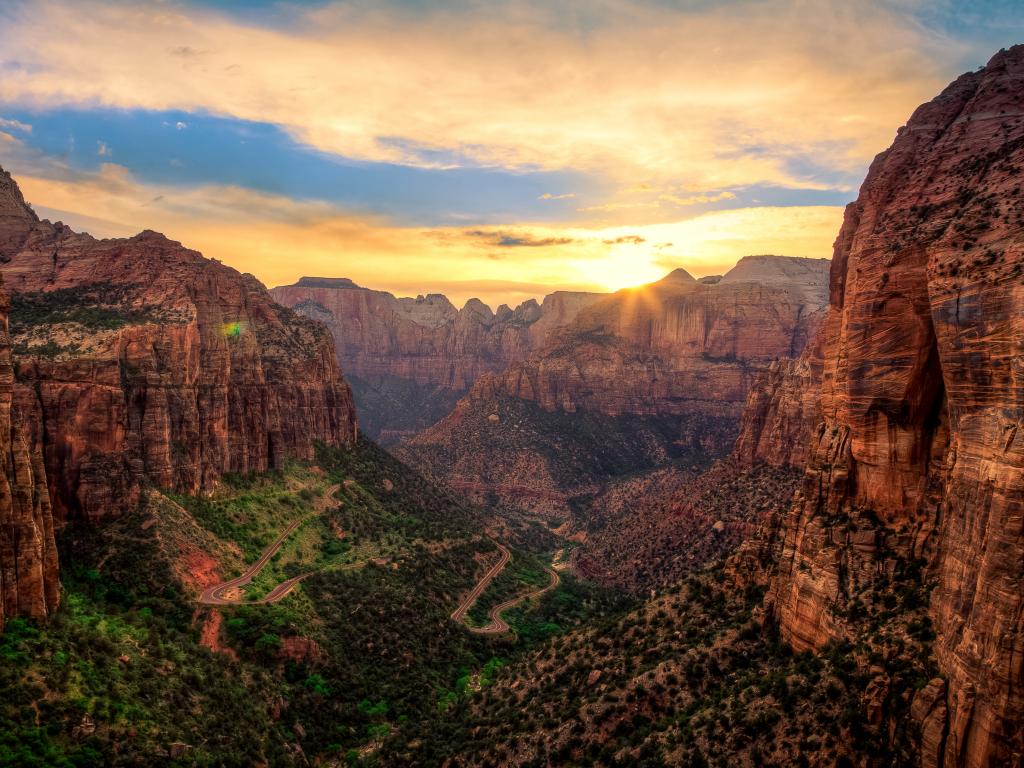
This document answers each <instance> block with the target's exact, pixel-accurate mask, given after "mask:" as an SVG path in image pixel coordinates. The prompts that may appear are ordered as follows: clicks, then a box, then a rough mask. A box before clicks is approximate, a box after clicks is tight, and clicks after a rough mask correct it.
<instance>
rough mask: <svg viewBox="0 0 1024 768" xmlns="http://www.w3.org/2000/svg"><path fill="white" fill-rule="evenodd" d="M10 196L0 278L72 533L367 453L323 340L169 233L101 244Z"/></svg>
mask: <svg viewBox="0 0 1024 768" xmlns="http://www.w3.org/2000/svg"><path fill="white" fill-rule="evenodd" d="M7 183H8V187H10V188H11V189H13V190H14V192H13V193H12V192H11V191H10V190H8V192H7V193H6V194H5V196H4V197H3V199H2V200H0V203H2V206H3V207H2V210H0V226H2V227H3V244H2V246H0V248H2V249H0V273H2V274H3V276H4V278H5V281H6V283H7V288H8V291H9V292H10V293H11V301H12V311H11V331H12V339H13V342H14V346H13V350H14V354H15V369H16V375H17V378H18V380H19V382H21V383H23V385H24V386H25V387H27V388H30V389H31V390H32V391H33V392H34V393H35V396H36V398H37V401H38V406H39V409H40V413H41V418H42V423H43V434H44V435H45V440H44V444H43V454H44V459H45V465H46V473H47V477H48V479H49V487H50V488H49V489H50V495H51V498H52V500H53V506H54V509H55V512H56V514H57V516H58V518H59V519H62V520H63V519H65V518H67V517H71V516H84V517H99V516H103V515H107V514H111V513H116V512H117V511H118V510H120V509H123V508H125V506H127V505H130V504H133V503H135V502H136V501H137V499H138V497H139V492H140V489H141V487H142V485H143V484H144V483H147V482H152V483H155V484H157V485H160V486H163V487H166V488H171V489H175V490H178V491H182V492H186V493H194V492H198V491H205V490H210V489H212V488H213V486H214V485H215V484H216V482H217V480H218V478H219V477H220V476H221V475H222V474H223V473H226V472H250V471H259V470H265V469H268V468H271V467H275V466H280V465H281V464H282V463H283V462H284V461H285V460H286V459H287V458H289V457H299V458H311V457H312V455H313V449H314V445H315V443H317V442H318V441H322V442H324V443H327V444H330V445H346V444H351V443H352V442H353V441H354V439H355V432H356V422H355V412H354V407H353V405H352V397H351V392H350V390H349V388H348V386H347V385H346V383H345V382H344V380H343V379H342V377H341V373H340V370H339V367H338V363H337V360H336V357H335V353H334V345H333V342H332V339H331V336H330V334H329V333H328V332H327V331H326V329H324V328H323V327H322V326H321V325H319V324H317V323H314V322H312V321H310V320H308V319H306V318H304V317H301V316H299V315H297V314H296V313H294V312H292V311H290V310H288V309H286V308H284V307H281V306H279V305H277V304H275V302H274V301H273V299H272V298H271V297H270V294H269V293H268V292H267V290H266V289H265V288H264V287H263V286H262V285H261V284H260V283H259V282H258V281H257V280H256V279H255V278H254V277H252V276H251V275H242V274H239V273H238V272H236V271H235V270H233V269H231V268H229V267H226V266H224V265H222V264H220V263H219V262H217V261H213V260H210V259H206V258H203V257H202V256H201V255H200V254H199V253H197V252H195V251H191V250H188V249H186V248H184V247H183V246H182V245H181V244H180V243H176V242H174V241H171V240H168V239H167V238H166V237H164V236H163V235H160V234H157V233H155V232H148V231H147V232H143V233H141V234H139V235H137V236H135V237H132V238H129V239H118V240H96V239H94V238H92V237H90V236H88V235H84V234H77V233H75V232H73V231H71V230H70V229H69V228H68V227H66V226H64V225H62V224H60V223H57V224H51V223H50V222H48V221H39V220H38V219H37V218H36V217H35V215H34V214H33V213H32V212H31V210H30V209H28V208H27V207H26V206H25V205H24V201H23V200H22V199H21V196H20V193H17V191H16V187H13V186H12V185H13V182H9V181H8V182H7Z"/></svg>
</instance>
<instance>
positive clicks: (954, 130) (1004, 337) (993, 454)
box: [743, 46, 1024, 768]
mask: <svg viewBox="0 0 1024 768" xmlns="http://www.w3.org/2000/svg"><path fill="white" fill-rule="evenodd" d="M1022 181H1024V47H1022V46H1017V47H1015V48H1012V49H1010V50H1009V51H1002V52H1000V53H999V54H997V55H996V56H995V57H994V58H993V59H992V60H991V61H990V62H989V64H988V66H987V67H985V68H984V69H983V70H980V71H978V72H974V73H970V74H967V75H964V76H962V77H960V78H959V79H958V80H956V81H955V82H954V83H952V84H951V85H950V86H949V87H948V88H947V89H946V90H945V91H944V92H943V93H942V94H941V95H940V96H938V97H937V98H936V99H935V100H934V101H932V102H930V103H928V104H925V105H924V106H922V107H920V108H919V109H918V110H917V111H916V112H915V113H914V115H913V116H912V117H911V119H910V121H909V122H908V124H907V125H906V126H905V127H904V128H902V129H900V131H899V133H898V136H897V138H896V140H895V142H894V143H893V145H892V147H891V148H890V149H889V150H887V151H886V152H884V153H882V154H881V155H879V156H878V157H877V158H876V159H875V161H874V163H873V164H872V166H871V169H870V171H869V173H868V176H867V179H866V180H865V182H864V185H863V187H862V188H861V192H860V196H859V198H858V199H857V201H856V202H855V203H853V204H851V205H850V206H849V207H848V208H847V211H846V216H845V221H844V224H843V227H842V230H841V232H840V234H839V237H838V239H837V241H836V246H835V255H834V258H833V262H832V273H831V281H830V307H829V312H828V317H827V319H826V322H825V324H824V326H823V330H822V333H821V335H820V337H819V338H818V341H817V342H816V343H815V344H813V345H812V346H811V347H810V348H809V352H808V354H807V355H806V357H805V360H804V361H803V363H802V365H803V368H800V369H799V370H800V371H802V373H801V374H800V375H805V373H806V372H807V371H810V372H811V376H812V377H813V378H815V379H817V381H818V383H819V385H820V388H821V398H820V409H821V410H820V419H819V421H820V425H819V427H818V428H817V429H816V430H812V439H811V442H810V445H809V446H808V448H807V456H808V460H807V478H806V482H805V484H804V486H803V489H802V491H801V492H800V493H799V494H798V497H797V502H796V503H795V504H794V506H793V507H792V509H791V510H790V511H789V513H788V514H787V515H786V516H784V518H783V519H782V522H781V531H780V537H781V541H782V544H781V560H780V564H779V570H778V572H777V574H776V575H775V577H774V578H773V579H772V583H771V586H770V590H769V594H768V598H767V601H768V602H767V605H768V608H769V610H770V614H771V615H772V616H774V618H775V619H776V620H777V621H778V623H779V625H780V629H781V632H782V635H783V637H785V638H786V639H787V640H788V641H789V642H790V643H791V644H792V645H793V646H794V647H795V648H797V649H806V648H812V647H817V646H821V645H822V644H824V643H825V642H827V641H829V640H831V639H833V638H837V637H843V636H845V635H847V634H849V633H850V630H851V624H850V622H851V621H852V620H853V619H852V616H853V614H852V613H851V612H850V611H849V610H847V609H848V608H849V607H850V604H851V600H850V598H851V595H853V594H854V593H855V592H857V591H858V590H859V589H860V588H861V587H862V586H863V585H865V584H867V583H870V581H871V579H873V578H876V577H878V576H879V574H882V575H884V574H886V573H892V572H893V571H894V570H898V569H899V568H901V567H905V566H906V565H907V564H908V563H913V562H914V561H917V560H919V559H923V560H924V561H925V562H927V563H929V564H930V568H931V572H932V573H933V575H934V578H935V579H936V581H937V587H936V588H935V590H934V592H933V593H932V595H931V614H932V618H933V621H934V624H935V627H936V632H937V639H936V641H935V653H936V657H937V661H938V665H939V669H940V672H941V674H942V675H943V677H944V678H945V679H946V681H947V685H946V686H942V685H940V682H941V681H940V682H936V683H934V684H932V685H930V686H929V695H928V696H927V697H924V696H923V697H922V699H921V701H920V702H915V707H914V709H915V711H917V712H918V714H919V715H920V716H921V717H922V718H923V719H924V720H923V726H924V729H925V731H926V739H927V745H926V747H927V748H926V749H924V750H923V757H924V760H925V763H926V764H927V765H938V764H944V765H951V766H970V768H975V767H980V766H988V765H1019V764H1020V762H1021V759H1022V755H1024V729H1022V728H1021V723H1022V722H1024V685H1022V684H1024V664H1022V659H1024V592H1022V589H1021V584H1022V583H1024V531H1022V524H1021V521H1022V519H1024V429H1022V427H1024V362H1022V361H1024V196H1022V194H1021V184H1022ZM818 371H820V373H818ZM782 378H785V377H784V376H783V377H782ZM778 392H779V393H780V398H781V400H780V402H778V403H773V404H771V405H769V406H767V407H761V408H759V411H760V413H761V414H762V415H761V416H758V417H757V418H753V419H752V420H751V423H756V422H758V421H760V422H762V423H771V422H773V421H774V422H777V423H782V422H785V423H789V424H796V423H797V422H802V421H804V420H805V416H804V415H803V409H804V408H805V404H803V403H800V402H798V401H799V400H800V398H799V397H794V395H798V394H799V392H798V391H797V389H796V388H794V387H792V386H788V385H785V384H784V383H782V385H781V386H780V387H779V388H778ZM753 432H756V429H755V430H753ZM753 432H752V434H753ZM778 443H779V441H778V440H774V441H772V440H769V441H766V440H764V439H758V440H751V441H748V442H747V443H743V449H744V451H745V452H746V454H747V455H748V456H755V455H761V456H762V457H763V456H765V455H768V456H772V455H774V456H776V457H777V459H778V460H779V461H783V460H787V457H785V451H782V450H780V447H779V444H778ZM798 458H799V455H797V456H790V457H788V460H797V459H798Z"/></svg>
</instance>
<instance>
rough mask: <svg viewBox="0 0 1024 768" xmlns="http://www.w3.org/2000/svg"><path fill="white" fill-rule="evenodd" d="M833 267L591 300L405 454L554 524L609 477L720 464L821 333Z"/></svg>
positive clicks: (767, 269) (757, 265) (662, 286)
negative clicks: (759, 387) (776, 371)
mask: <svg viewBox="0 0 1024 768" xmlns="http://www.w3.org/2000/svg"><path fill="white" fill-rule="evenodd" d="M828 268H829V261H828V260H827V259H795V258H790V257H781V256H772V257H764V256H758V257H747V258H744V259H741V260H740V262H739V263H738V264H737V265H736V267H734V268H733V270H730V272H729V273H727V274H726V275H725V276H723V277H722V279H721V280H718V281H714V282H710V283H709V282H701V281H698V280H696V279H694V278H693V276H692V275H690V274H689V273H688V272H687V271H686V270H684V269H676V270H674V271H673V272H671V273H670V274H668V275H667V276H666V277H664V278H662V279H661V280H659V281H657V282H655V283H651V284H649V285H645V286H641V287H639V288H632V289H626V290H622V291H618V292H616V293H614V294H611V295H609V296H606V297H603V298H601V299H599V300H596V301H594V302H592V303H590V304H589V305H588V306H587V307H585V308H583V309H581V310H580V311H579V313H578V314H577V317H576V318H575V320H574V321H573V322H572V323H571V324H569V325H567V326H565V327H564V328H561V329H559V330H557V331H555V332H554V333H553V334H552V335H551V337H550V340H549V341H548V343H547V344H546V345H544V346H543V347H542V348H541V349H539V350H538V351H536V352H534V353H533V354H532V355H530V356H529V357H527V358H526V359H524V360H523V361H521V362H516V363H513V364H512V365H511V366H509V367H508V368H507V369H506V370H504V371H503V372H501V373H496V374H486V375H484V376H482V377H481V378H480V379H479V380H478V381H477V383H476V384H475V385H474V386H473V388H472V390H471V391H470V393H469V394H468V395H467V396H466V397H465V398H464V399H463V400H462V401H460V402H459V404H458V406H457V407H456V409H455V410H454V411H453V412H452V413H451V414H450V415H449V416H447V417H446V418H445V419H444V420H442V421H440V422H439V423H437V424H436V425H434V426H432V427H431V428H429V429H428V430H426V431H424V432H423V433H421V434H420V435H418V436H417V437H415V438H414V439H413V440H411V441H410V442H409V443H407V444H405V445H403V446H401V447H400V448H399V449H397V450H398V452H399V455H401V456H402V457H403V458H405V459H406V460H408V461H410V462H412V463H414V464H416V465H418V466H420V467H421V468H423V469H424V470H425V471H427V472H429V473H431V474H433V475H435V476H436V477H438V478H441V479H444V480H446V481H448V482H449V483H452V484H454V485H455V486H456V487H460V488H464V489H469V490H471V491H472V492H473V493H474V494H475V495H476V496H477V497H478V498H480V499H481V500H486V499H487V498H489V497H491V496H493V495H494V494H497V496H498V498H500V499H501V500H502V501H505V502H509V503H512V504H525V505H526V506H527V507H528V508H529V509H531V510H532V511H542V512H544V513H545V514H554V515H555V516H565V515H567V514H568V513H569V507H570V505H571V500H572V499H574V498H578V497H580V496H581V495H588V494H592V493H594V492H597V490H598V489H599V488H600V487H601V486H602V484H603V483H604V481H606V480H607V479H609V478H611V477H613V476H615V475H618V474H622V473H626V472H629V471H637V470H641V469H651V468H654V467H657V466H662V465H664V464H665V463H666V462H668V461H670V460H673V459H679V458H684V457H685V458H689V459H692V460H697V461H703V460H705V459H709V458H714V457H717V456H721V455H724V454H725V453H727V452H728V451H729V450H730V449H731V447H732V443H733V441H734V439H735V437H736V434H737V432H738V429H739V419H740V414H741V412H742V410H743V406H744V403H745V401H746V398H747V394H748V392H749V390H750V387H751V384H752V382H753V381H754V380H755V378H756V376H757V375H758V374H759V373H760V372H761V371H763V370H765V369H767V368H768V367H769V366H770V365H771V364H772V363H773V362H774V361H775V360H777V359H778V358H786V357H792V356H795V355H798V354H800V352H801V351H802V350H803V348H804V346H805V345H806V343H807V340H808V339H809V338H810V337H811V336H812V335H813V334H814V333H815V331H816V330H817V328H818V325H819V324H820V322H821V320H822V318H823V317H824V312H825V308H826V306H827V302H828V286H827V275H828ZM577 414H579V415H580V416H579V417H578V418H577V417H576V415H577ZM582 414H586V419H582ZM508 419H511V422H508V423H507V420H508ZM638 420H640V421H638ZM584 422H585V423H586V424H587V425H588V426H587V427H586V430H585V433H581V432H580V431H579V429H578V427H580V425H582V424H583V423H584ZM641 422H642V423H641ZM510 430H511V431H510ZM613 434H614V435H616V437H612V435H613ZM511 435H514V436H515V440H514V441H513V440H511ZM602 443H604V444H605V445H601V444H602ZM513 444H514V445H515V447H514V448H511V447H510V446H511V445H513ZM608 445H616V446H618V448H617V449H616V451H615V458H614V459H612V457H611V456H610V455H608V454H607V453H606V447H607V446H608ZM630 457H631V458H630ZM570 466H571V467H572V470H571V471H569V467H570ZM540 491H543V493H540Z"/></svg>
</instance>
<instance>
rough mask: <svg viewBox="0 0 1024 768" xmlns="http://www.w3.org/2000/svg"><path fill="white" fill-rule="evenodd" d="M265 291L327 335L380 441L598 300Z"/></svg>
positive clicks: (302, 288) (308, 288)
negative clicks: (459, 299)
mask: <svg viewBox="0 0 1024 768" xmlns="http://www.w3.org/2000/svg"><path fill="white" fill-rule="evenodd" d="M271 294H272V295H273V297H274V299H275V300H276V301H278V302H279V303H281V304H283V305H285V306H288V307H291V308H293V309H294V310H296V311H297V312H300V313H302V314H304V315H306V316H308V317H311V318H313V319H315V320H319V321H321V322H323V323H324V324H325V325H327V327H328V328H330V329H331V333H332V334H333V335H334V339H335V345H336V347H337V350H338V359H339V361H340V363H341V365H342V367H343V369H344V370H345V373H346V376H347V377H348V378H349V379H350V381H351V382H352V384H353V388H354V390H355V393H356V401H357V405H358V408H359V412H360V419H361V426H362V428H363V430H364V431H365V432H366V433H367V434H368V435H369V436H371V437H372V438H374V439H377V440H379V441H381V442H382V443H384V444H393V443H396V442H398V441H399V440H400V439H402V438H404V437H408V436H410V435H411V434H414V433H415V432H417V431H419V430H421V429H424V428H426V427H428V426H430V425H431V424H433V423H434V422H435V421H437V420H439V419H440V418H441V417H442V416H444V415H445V414H447V413H448V412H450V411H451V409H452V407H453V406H454V404H455V402H456V401H457V400H458V398H459V397H460V396H462V395H463V394H465V393H466V391H467V390H468V389H469V387H471V386H472V385H473V383H474V382H476V380H477V379H479V378H480V377H481V376H482V375H484V374H486V373H496V372H499V371H502V370H504V369H505V368H506V367H507V366H508V365H509V363H511V362H513V361H514V360H520V359H522V358H524V357H526V356H527V355H528V354H529V353H530V352H532V351H533V350H535V349H538V348H539V347H540V346H541V345H542V344H543V343H544V342H545V341H546V340H547V338H548V336H549V335H550V334H551V332H552V331H553V330H555V329H557V328H559V327H562V326H565V325H568V324H569V323H571V322H572V321H573V319H575V317H576V315H577V314H578V313H579V311H580V310H581V309H582V308H583V307H585V306H587V305H589V304H591V303H593V302H594V301H596V300H597V299H598V298H600V297H601V295H602V294H594V293H580V292H570V291H558V292H555V293H553V294H551V295H549V296H547V297H545V298H544V301H543V303H540V304H538V303H537V302H536V301H535V300H533V299H530V300H529V301H526V302H524V303H522V304H520V305H519V306H518V307H516V308H515V309H511V308H509V307H508V306H506V305H504V304H503V305H502V306H500V307H499V308H498V310H497V311H496V312H494V311H492V310H491V308H490V307H488V306H487V305H486V304H484V303H483V302H481V301H479V300H478V299H470V300H469V301H468V302H467V303H466V305H465V306H464V307H463V308H462V309H461V310H459V309H456V308H455V306H454V305H453V304H452V303H451V302H450V301H449V300H448V298H447V297H445V296H443V295H441V294H428V295H426V296H417V297H416V298H396V297H395V296H393V295H392V294H390V293H387V292H385V291H375V290H371V289H368V288H362V287H360V286H358V285H356V284H355V283H354V282H352V281H351V280H349V279H347V278H325V277H303V278H302V279H300V280H299V281H298V282H297V283H295V284H294V285H286V286H279V287H277V288H273V289H271Z"/></svg>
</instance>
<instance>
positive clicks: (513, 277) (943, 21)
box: [0, 0, 1019, 304]
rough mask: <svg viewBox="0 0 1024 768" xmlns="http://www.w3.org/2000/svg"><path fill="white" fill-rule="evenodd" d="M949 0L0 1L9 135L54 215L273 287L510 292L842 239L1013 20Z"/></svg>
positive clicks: (9, 148)
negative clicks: (180, 249) (971, 13)
mask: <svg viewBox="0 0 1024 768" xmlns="http://www.w3.org/2000/svg"><path fill="white" fill-rule="evenodd" d="M72 5H73V12H72ZM737 5H739V6H745V7H744V8H743V9H742V10H739V9H737V8H736V7H734V6H737ZM929 5H930V4H924V3H922V4H918V3H916V2H883V1H882V0H875V1H873V2H868V3H858V4H856V7H854V6H852V5H851V4H848V3H840V2H831V1H825V0H823V1H822V2H800V1H798V0H793V1H792V2H785V1H784V0H778V1H776V2H750V3H742V2H740V3H725V4H705V3H678V4H677V3H653V2H650V3H649V2H641V1H640V0H612V1H611V2H604V3H598V4H592V3H575V2H567V3H559V4H555V5H549V4H531V3H514V4H513V3H502V4H500V5H499V6H498V7H497V9H493V8H490V7H485V6H481V5H476V4H473V3H466V4H462V3H442V4H429V5H428V6H421V5H419V4H407V3H402V2H392V3H358V2H357V3H337V4H336V3H311V4H304V3H255V4H236V3H227V4H222V3H204V2H184V1H180V2H179V1H174V2H170V1H169V2H160V3H138V2H135V3H132V2H126V3H117V4H106V3H92V2H88V1H86V2H76V3H74V4H69V3H68V2H66V1H65V2H61V1H60V0H47V1H46V2H42V3H26V2H12V3H5V4H3V6H2V9H0V42H2V43H3V47H2V49H3V53H2V54H0V55H2V61H0V68H2V73H3V77H2V78H0V160H2V162H3V164H4V167H6V168H8V169H9V170H11V171H12V172H14V173H15V174H16V175H17V176H18V178H19V179H20V180H21V184H22V187H23V188H24V190H25V193H26V196H27V197H28V199H29V200H30V201H31V202H32V203H33V204H34V205H35V207H36V209H37V210H38V211H39V212H40V213H41V215H43V216H46V217H49V218H53V219H62V220H64V221H65V222H66V223H69V224H71V225H72V226H74V227H76V228H80V229H85V230H88V231H89V232H91V233H93V234H95V235H98V236H115V235H117V236H121V235H130V234H133V233H134V232H135V231H136V230H137V229H139V228H140V227H149V228H151V229H157V230H160V231H163V232H165V233H166V234H167V235H168V236H170V237H173V238H174V239H177V240H180V241H182V242H183V243H185V244H186V245H188V246H190V247H193V248H196V249H198V250H201V251H203V252H204V254H206V255H207V256H210V257H213V258H218V259H221V260H222V261H224V262H225V263H228V264H231V265H233V266H236V267H239V268H240V269H243V270H245V271H251V272H253V273H254V274H256V276H257V277H259V278H260V279H261V280H263V281H264V282H265V283H267V284H268V285H275V284H281V283H289V282H292V281H294V280H295V279H296V278H298V277H299V276H300V275H303V274H317V275H334V276H346V277H350V278H352V279H354V280H355V281H356V282H358V283H361V284H365V285H369V286H372V287H378V288H384V289H388V290H392V291H395V292H398V293H404V294H409V293H411V294H416V293H425V292H431V291H442V292H445V293H447V294H449V295H450V296H451V297H452V298H453V299H454V300H456V301H457V302H459V301H464V300H465V299H468V298H469V297H471V296H478V297H480V298H483V299H484V300H486V301H489V302H492V303H495V304H496V303H500V302H509V303H513V304H514V303H517V302H518V301H520V300H522V299H523V298H526V297H529V296H540V295H543V294H544V293H547V292H549V291H551V290H553V289H555V288H586V289H602V290H607V289H613V288H618V287H622V286H627V285H634V284H638V283H642V282H645V281H649V280H652V279H656V278H658V277H659V276H661V275H663V274H664V273H665V272H667V271H669V270H670V269H672V268H674V267H676V266H684V267H685V268H686V269H688V270H689V271H690V272H692V273H693V274H695V275H703V274H714V273H720V272H722V271H724V270H726V269H728V267H729V266H731V264H732V263H733V262H735V260H736V259H737V258H738V257H740V256H742V255H745V254H749V253H779V254H785V255H793V256H813V257H823V256H825V257H827V256H830V255H831V245H832V240H833V239H834V237H835V232H836V231H837V230H838V227H839V224H840V222H841V217H842V207H843V205H844V204H845V203H846V202H848V201H849V200H851V199H852V198H853V197H854V196H855V193H856V185H857V183H858V179H860V178H861V177H862V176H863V174H864V171H865V169H866V168H867V165H868V163H869V162H870V160H871V158H872V157H873V155H874V154H875V153H876V152H878V151H879V150H881V149H882V148H884V147H885V146H886V145H887V144H888V143H889V142H890V140H891V138H892V135H893V126H894V125H899V124H900V123H901V122H902V121H904V120H905V119H906V116H907V115H908V114H909V113H910V111H911V110H912V109H913V107H914V106H915V105H916V104H918V103H919V102H921V101H923V100H924V99H925V98H927V97H928V96H929V95H930V94H932V93H933V92H935V91H936V90H937V89H938V88H940V87H941V85H942V84H943V83H945V82H946V81H947V80H948V79H949V78H950V76H951V75H952V74H955V73H956V72H957V71H960V70H961V69H964V68H970V67H973V66H976V65H977V64H980V63H981V62H982V59H983V57H984V55H985V53H986V52H988V51H989V50H990V49H991V48H992V47H993V36H997V35H1001V34H1005V35H1006V36H1007V37H1008V39H1009V37H1012V36H1013V34H1015V33H1014V32H1013V22H1012V19H1013V18H1014V17H1012V14H1009V15H1007V27H1006V30H1007V31H1005V33H1003V32H997V31H994V30H995V25H994V24H990V25H988V26H987V27H985V28H978V29H975V30H973V31H971V32H970V34H967V33H963V32H961V33H959V34H957V35H953V34H952V30H953V28H954V27H957V28H958V29H959V28H960V27H962V25H963V22H964V18H963V14H962V13H961V12H958V11H955V10H953V9H947V12H945V13H939V12H937V11H935V9H932V8H929ZM997 5H998V4H997ZM1007 9H1008V10H1012V9H1010V8H1009V6H1007ZM999 10H1000V9H999V8H997V9H996V17H998V18H1001V17H999V16H998V12H999ZM990 16H991V14H990ZM1016 23H1017V24H1018V28H1019V19H1018V20H1017V22H1016ZM957 25H960V26H957ZM851 29H855V30H856V34H850V30H851ZM996 42H1001V41H999V40H996ZM892 72H899V73H900V77H898V78H893V77H886V76H883V75H884V74H885V73H892ZM157 82H158V83H159V87H154V83H157ZM139 201H144V202H142V203H140V202H139Z"/></svg>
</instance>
